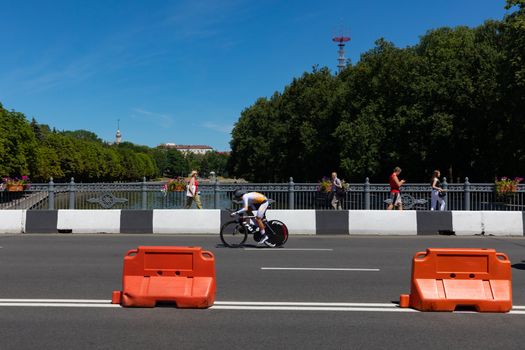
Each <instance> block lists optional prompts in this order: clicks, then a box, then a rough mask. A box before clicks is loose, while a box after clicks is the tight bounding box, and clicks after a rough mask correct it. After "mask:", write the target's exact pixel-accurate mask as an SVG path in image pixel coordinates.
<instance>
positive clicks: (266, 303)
mask: <svg viewBox="0 0 525 350" xmlns="http://www.w3.org/2000/svg"><path fill="white" fill-rule="evenodd" d="M214 305H237V306H242V305H258V306H334V307H338V306H345V307H352V306H353V307H357V306H359V307H398V306H397V304H393V303H337V302H333V303H322V302H286V301H275V302H274V301H216V302H215V303H214Z"/></svg>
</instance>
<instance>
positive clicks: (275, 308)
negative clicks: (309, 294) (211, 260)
mask: <svg viewBox="0 0 525 350" xmlns="http://www.w3.org/2000/svg"><path fill="white" fill-rule="evenodd" d="M210 309H212V310H266V311H379V312H419V311H417V310H414V309H400V308H397V309H390V308H371V307H326V306H325V307H322V306H248V305H247V306H235V305H230V306H226V305H224V306H222V305H217V306H212V307H211V308H210Z"/></svg>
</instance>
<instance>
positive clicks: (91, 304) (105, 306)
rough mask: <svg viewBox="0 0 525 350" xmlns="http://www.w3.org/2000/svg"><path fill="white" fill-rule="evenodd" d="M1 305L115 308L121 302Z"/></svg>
mask: <svg viewBox="0 0 525 350" xmlns="http://www.w3.org/2000/svg"><path fill="white" fill-rule="evenodd" d="M0 306H38V307H85V308H89V307H95V308H111V307H113V308H115V307H120V305H119V304H93V303H89V304H81V303H0Z"/></svg>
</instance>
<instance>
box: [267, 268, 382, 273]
mask: <svg viewBox="0 0 525 350" xmlns="http://www.w3.org/2000/svg"><path fill="white" fill-rule="evenodd" d="M261 270H278V271H279V270H289V271H367V272H377V271H381V270H379V269H361V268H350V267H348V268H346V267H261Z"/></svg>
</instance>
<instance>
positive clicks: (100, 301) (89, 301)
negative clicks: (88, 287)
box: [0, 299, 111, 304]
mask: <svg viewBox="0 0 525 350" xmlns="http://www.w3.org/2000/svg"><path fill="white" fill-rule="evenodd" d="M0 303H68V304H71V303H80V304H105V303H111V300H109V299H108V300H106V299H0Z"/></svg>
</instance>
